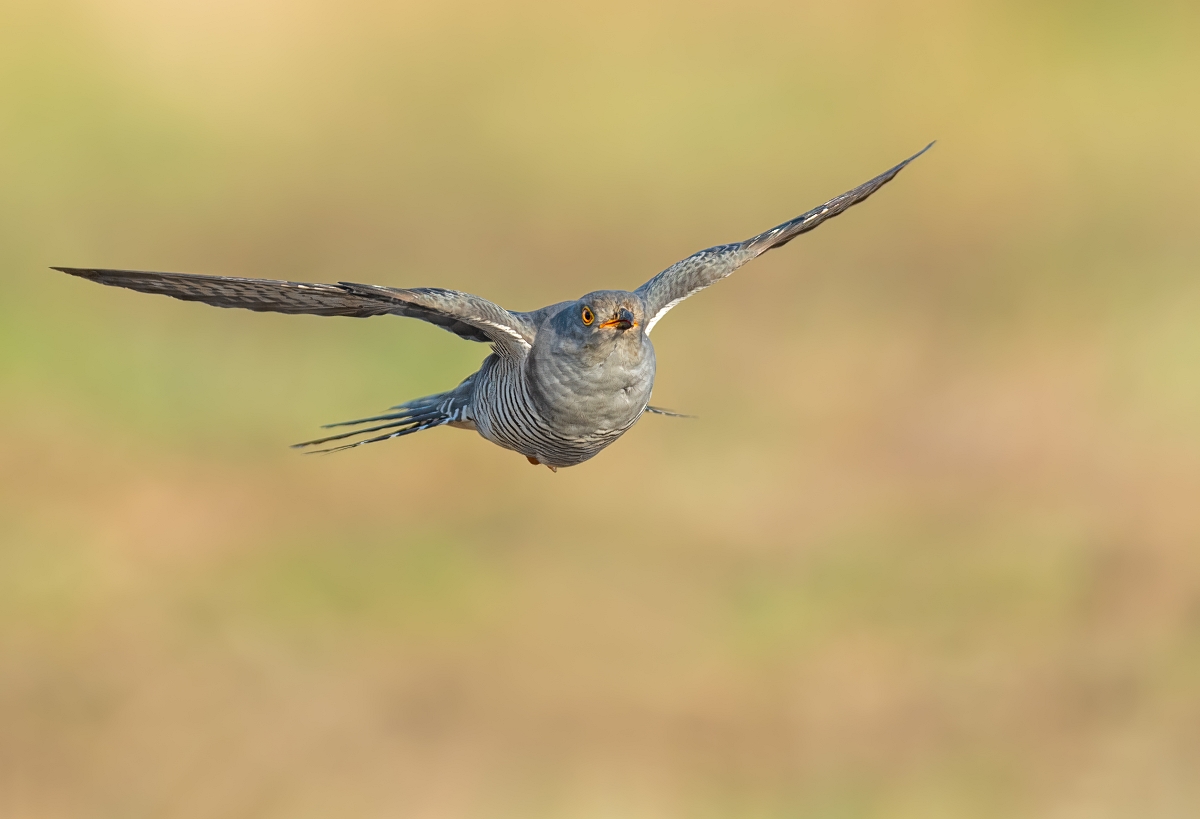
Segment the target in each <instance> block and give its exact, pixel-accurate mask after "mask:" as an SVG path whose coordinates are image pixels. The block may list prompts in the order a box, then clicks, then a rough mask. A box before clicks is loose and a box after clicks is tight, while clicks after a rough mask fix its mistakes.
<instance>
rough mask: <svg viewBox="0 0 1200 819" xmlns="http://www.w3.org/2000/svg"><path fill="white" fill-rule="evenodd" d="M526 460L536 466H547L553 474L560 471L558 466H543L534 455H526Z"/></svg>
mask: <svg viewBox="0 0 1200 819" xmlns="http://www.w3.org/2000/svg"><path fill="white" fill-rule="evenodd" d="M525 460H527V461H529V463H531V464H533V465H534V466H545V467H546V468H547V469H549V470H550V471H551V472H557V471H558V467H557V466H550V464H543V463H542V462H541V461H539V460H538V459H537V458H535V457H533V456H532V455H526V456H525Z"/></svg>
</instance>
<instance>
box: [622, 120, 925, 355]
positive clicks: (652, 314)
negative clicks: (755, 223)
mask: <svg viewBox="0 0 1200 819" xmlns="http://www.w3.org/2000/svg"><path fill="white" fill-rule="evenodd" d="M932 147H933V143H932V142H931V143H929V144H928V145H926V146H925V148H924V149H922V150H921V151H920V152H918V153H916V154H914V155H913V156H911V157H909V158H908V159H906V160H904V161H903V162H901V163H900V164H899V165H897V166H896V167H894V168H892V169H890V170H888V171H885V172H884V173H882V174H880V175H879V176H877V177H875V178H874V179H872V180H871V181H869V182H864V183H863V184H862V185H859V186H858V187H857V188H855V189H854V190H852V191H847V192H846V193H843V194H842V195H841V196H838V197H835V198H833V199H830V200H829V201H828V202H826V203H825V204H823V205H821V206H819V207H816V208H813V209H812V210H810V211H808V212H807V213H803V214H801V215H800V216H797V217H796V218H795V219H792V220H791V221H788V222H784V223H783V224H782V225H779V226H778V227H774V228H771V229H770V230H768V231H767V232H766V233H760V234H759V235H758V236H755V237H753V238H751V239H747V240H746V241H744V242H737V243H735V244H731V245H718V246H716V247H710V248H708V249H706V250H701V251H700V252H698V253H694V254H692V255H691V256H688V257H687V258H686V259H683V260H682V261H679V262H676V263H675V264H673V265H671V266H670V267H668V268H667V269H666V270H664V271H662V272H661V273H659V274H658V275H657V276H655V277H654V278H652V279H651V280H650V281H648V282H646V283H645V284H643V285H642V286H641V287H639V288H638V289H637V291H636V292H637V293H638V294H639V295H640V296H641V297H642V298H643V299H645V301H646V315H647V316H649V319H648V321H647V324H646V332H647V333H649V332H650V331H651V330H652V329H653V328H654V325H655V324H657V323H658V320H659V319H661V318H662V317H663V316H664V315H666V313H667V311H668V310H670V309H671V308H672V307H674V306H675V305H677V304H679V302H681V301H683V300H684V299H686V298H687V297H688V296H691V295H692V294H694V293H698V292H699V291H701V290H703V289H704V288H706V287H708V286H709V285H710V284H715V283H716V282H718V281H720V280H721V279H723V278H725V277H726V276H728V275H729V274H730V273H732V272H733V271H735V270H737V269H738V268H739V267H741V266H742V265H744V264H745V263H746V262H748V261H750V260H751V259H753V258H755V257H757V256H761V255H762V254H763V253H766V252H767V251H768V250H771V249H772V248H776V247H782V246H783V245H786V244H787V243H788V242H790V241H791V240H792V239H795V238H796V237H797V236H799V235H800V234H801V233H807V232H808V231H810V230H813V229H814V228H816V227H817V226H818V225H820V224H821V223H823V222H825V221H827V220H829V219H832V218H833V217H835V216H837V215H838V214H840V213H842V212H844V211H845V210H846V209H847V208H850V207H853V206H854V205H857V204H858V203H859V202H862V201H863V200H864V199H866V198H867V197H868V196H870V195H871V194H873V193H875V191H877V190H879V189H880V188H882V187H883V186H884V185H886V184H887V183H888V182H890V181H892V178H893V177H895V176H896V174H898V173H900V171H902V170H904V167H905V166H906V165H908V163H910V162H912V161H913V160H914V159H916V158H917V157H918V156H920V155H921V154H923V153H925V151H928V150H929V149H930V148H932Z"/></svg>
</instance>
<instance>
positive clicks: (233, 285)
mask: <svg viewBox="0 0 1200 819" xmlns="http://www.w3.org/2000/svg"><path fill="white" fill-rule="evenodd" d="M54 269H55V270H60V271H62V272H63V273H69V274H70V275H72V276H79V277H80V278H84V279H90V280H91V281H94V282H99V283H100V284H106V285H111V286H114V287H125V288H128V289H130V290H137V291H139V292H141V293H157V294H160V295H164V296H171V297H172V298H176V299H183V300H184V301H198V302H203V303H204V304H210V305H212V306H214V307H235V308H241V309H244V310H254V311H257V312H264V313H291V314H306V315H313V316H349V317H352V318H366V317H369V316H385V315H396V316H408V317H410V318H416V319H421V320H422V321H427V322H429V323H431V324H436V325H437V326H439V327H441V328H443V329H445V330H449V331H450V332H452V333H454V334H456V335H458V336H460V337H462V338H465V339H469V340H471V341H482V342H491V343H493V344H495V345H496V347H497V350H498V351H499V352H501V353H502V354H509V355H518V354H520V353H521V352H522V351H523V350H527V349H528V348H529V346H530V345H531V344H532V342H533V330H532V329H531V328H530V327H528V326H527V324H526V322H524V321H523V320H522V319H520V318H519V317H518V316H515V315H514V314H512V313H510V312H509V311H507V310H505V309H504V308H502V307H499V306H497V305H495V304H492V303H491V302H490V301H487V300H486V299H481V298H479V297H478V296H472V295H470V294H469V293H459V292H457V291H454V290H441V289H438V288H414V289H411V290H399V289H394V288H390V287H378V286H375V285H365V284H350V283H345V282H343V283H339V284H305V283H302V282H289V281H276V280H272V279H243V278H235V277H230V276H201V275H197V274H192V273H156V272H150V271H142V270H100V269H92V268H74V267H56V268H54Z"/></svg>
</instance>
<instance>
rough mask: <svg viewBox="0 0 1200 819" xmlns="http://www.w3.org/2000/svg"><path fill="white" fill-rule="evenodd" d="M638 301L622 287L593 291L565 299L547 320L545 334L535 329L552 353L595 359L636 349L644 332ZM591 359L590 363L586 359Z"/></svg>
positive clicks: (643, 322)
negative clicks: (565, 301) (618, 351)
mask: <svg viewBox="0 0 1200 819" xmlns="http://www.w3.org/2000/svg"><path fill="white" fill-rule="evenodd" d="M644 313H645V311H644V308H643V306H642V300H641V299H640V298H639V297H638V296H637V295H636V294H634V293H628V292H625V291H623V290H597V291H596V292H595V293H588V294H587V295H586V296H584V297H583V298H581V299H579V300H577V301H574V302H568V303H567V304H565V305H563V308H562V309H561V310H559V311H558V313H557V314H555V316H554V317H553V318H552V319H551V320H550V321H549V326H548V328H547V329H549V330H550V332H549V333H545V334H544V331H539V333H538V337H539V340H540V339H542V337H543V334H544V335H545V340H546V341H547V342H549V343H551V344H552V345H553V347H554V348H555V350H556V352H559V353H568V354H571V355H572V356H573V357H577V358H583V359H585V363H594V362H599V361H601V360H603V359H605V358H607V357H608V356H610V355H611V354H612V353H613V352H614V351H616V350H622V349H625V350H629V351H634V350H637V349H640V348H641V346H642V344H643V341H644V337H645V333H644V328H645V315H644ZM589 359H594V362H592V361H587V360H589Z"/></svg>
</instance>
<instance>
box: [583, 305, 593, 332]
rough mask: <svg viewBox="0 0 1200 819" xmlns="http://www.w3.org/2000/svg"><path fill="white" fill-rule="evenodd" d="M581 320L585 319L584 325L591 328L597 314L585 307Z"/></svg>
mask: <svg viewBox="0 0 1200 819" xmlns="http://www.w3.org/2000/svg"><path fill="white" fill-rule="evenodd" d="M580 318H582V319H583V323H584V324H585V325H586V326H588V327H591V326H592V322H593V321H595V320H596V314H595V313H593V312H592V308H590V307H584V308H583V313H582V314H581V315H580Z"/></svg>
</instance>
